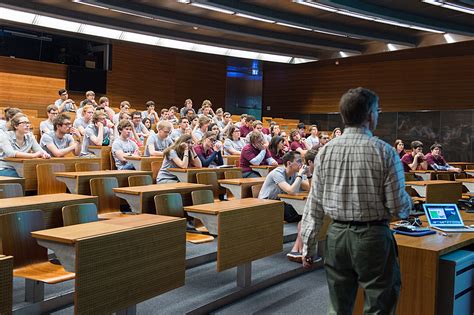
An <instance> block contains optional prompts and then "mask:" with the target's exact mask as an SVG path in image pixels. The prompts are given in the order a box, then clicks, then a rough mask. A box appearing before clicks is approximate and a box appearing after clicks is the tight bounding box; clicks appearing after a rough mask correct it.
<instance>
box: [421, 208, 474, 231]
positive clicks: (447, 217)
mask: <svg viewBox="0 0 474 315" xmlns="http://www.w3.org/2000/svg"><path fill="white" fill-rule="evenodd" d="M423 209H424V210H425V214H426V218H427V219H428V223H429V224H430V226H431V227H432V228H435V229H438V230H441V231H443V232H446V233H462V232H474V228H471V227H469V226H465V225H464V223H463V221H462V218H461V214H460V213H459V209H458V206H457V205H456V204H429V203H428V204H424V205H423Z"/></svg>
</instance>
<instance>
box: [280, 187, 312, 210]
mask: <svg viewBox="0 0 474 315" xmlns="http://www.w3.org/2000/svg"><path fill="white" fill-rule="evenodd" d="M278 198H280V200H281V201H283V202H285V203H287V204H290V205H292V206H293V208H295V210H296V212H297V213H298V214H300V215H303V211H304V207H305V206H306V201H307V200H308V192H307V191H304V192H300V193H297V194H294V195H289V194H278Z"/></svg>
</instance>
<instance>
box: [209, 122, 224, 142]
mask: <svg viewBox="0 0 474 315" xmlns="http://www.w3.org/2000/svg"><path fill="white" fill-rule="evenodd" d="M211 121H212V120H211ZM207 131H211V132H212V133H213V134H215V135H216V139H217V140H218V141H222V140H223V139H222V133H221V129H220V128H219V126H218V125H217V124H216V123H214V122H212V123H210V124H209V126H208V127H207Z"/></svg>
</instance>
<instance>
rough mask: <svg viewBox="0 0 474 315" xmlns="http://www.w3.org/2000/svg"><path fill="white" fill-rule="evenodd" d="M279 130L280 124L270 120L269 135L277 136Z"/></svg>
mask: <svg viewBox="0 0 474 315" xmlns="http://www.w3.org/2000/svg"><path fill="white" fill-rule="evenodd" d="M280 132H281V130H280V125H279V124H277V123H276V122H274V121H272V122H271V123H270V135H271V136H272V138H273V137H275V136H279V135H280Z"/></svg>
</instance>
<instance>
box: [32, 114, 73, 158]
mask: <svg viewBox="0 0 474 315" xmlns="http://www.w3.org/2000/svg"><path fill="white" fill-rule="evenodd" d="M53 125H54V127H53V128H54V130H53V131H50V132H48V133H45V134H43V135H42V136H41V140H40V143H39V144H40V146H41V148H42V149H43V150H45V151H46V152H48V154H49V155H51V156H54V157H64V156H66V155H67V154H69V153H71V152H73V153H74V155H79V154H80V153H81V145H80V142H79V143H77V142H76V141H75V140H74V138H73V136H72V135H74V136H76V137H77V138H78V139H81V134H80V133H79V131H78V130H77V129H76V128H74V127H72V123H71V117H69V115H67V114H65V113H62V114H59V115H58V116H57V117H56V118H55V119H54V122H53Z"/></svg>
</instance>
